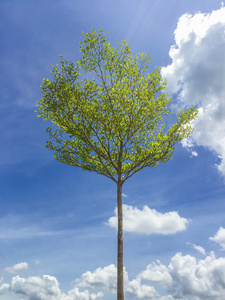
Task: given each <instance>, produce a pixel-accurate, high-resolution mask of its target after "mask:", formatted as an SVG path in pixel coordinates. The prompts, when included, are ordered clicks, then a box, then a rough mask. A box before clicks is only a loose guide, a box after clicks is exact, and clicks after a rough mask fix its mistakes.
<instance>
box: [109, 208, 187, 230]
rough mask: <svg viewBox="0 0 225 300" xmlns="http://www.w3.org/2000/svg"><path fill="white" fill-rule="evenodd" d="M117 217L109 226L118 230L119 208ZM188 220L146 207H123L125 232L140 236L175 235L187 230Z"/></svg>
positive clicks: (112, 218) (173, 212) (110, 220)
mask: <svg viewBox="0 0 225 300" xmlns="http://www.w3.org/2000/svg"><path fill="white" fill-rule="evenodd" d="M114 214H115V216H113V217H111V218H110V219H109V220H108V223H107V224H108V225H109V226H110V227H113V228H117V208H116V209H115V211H114ZM187 223H188V220H187V219H185V218H181V217H180V216H179V214H178V213H177V212H175V211H172V212H167V213H160V212H158V211H156V210H155V209H150V208H149V207H148V206H144V207H143V210H139V209H138V208H136V207H132V206H129V205H125V204H124V205H123V227H124V231H127V232H133V233H139V234H147V235H149V234H154V233H156V234H175V233H177V232H179V231H182V230H185V229H186V225H187Z"/></svg>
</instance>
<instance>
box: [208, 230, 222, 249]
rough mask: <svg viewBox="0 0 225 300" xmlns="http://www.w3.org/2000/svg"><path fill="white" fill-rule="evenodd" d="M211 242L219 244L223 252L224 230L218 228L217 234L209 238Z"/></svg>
mask: <svg viewBox="0 0 225 300" xmlns="http://www.w3.org/2000/svg"><path fill="white" fill-rule="evenodd" d="M209 239H210V240H211V241H214V242H216V243H217V244H219V245H220V246H221V247H222V249H223V250H225V228H223V227H220V229H219V230H218V232H217V233H216V234H215V236H214V237H210V238H209Z"/></svg>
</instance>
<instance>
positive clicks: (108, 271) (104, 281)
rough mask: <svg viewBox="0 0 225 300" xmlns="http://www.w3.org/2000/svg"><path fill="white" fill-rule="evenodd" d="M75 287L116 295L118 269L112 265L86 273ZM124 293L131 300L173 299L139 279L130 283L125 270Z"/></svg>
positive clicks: (76, 282)
mask: <svg viewBox="0 0 225 300" xmlns="http://www.w3.org/2000/svg"><path fill="white" fill-rule="evenodd" d="M75 285H76V286H77V287H82V288H93V289H94V288H98V289H103V290H105V289H106V290H110V291H111V292H112V293H114V294H115V293H116V286H117V268H116V266H115V265H113V264H112V265H109V266H107V267H104V268H97V269H96V270H95V271H93V272H90V271H88V272H86V273H84V274H83V275H82V276H81V278H80V279H77V280H75ZM124 291H125V294H126V296H127V297H128V298H129V299H130V298H132V299H152V300H153V299H159V300H170V299H171V300H172V299H173V298H172V297H171V296H168V297H167V296H166V297H163V296H160V294H159V293H158V292H157V291H156V290H155V288H154V287H153V286H148V285H145V284H142V283H141V281H140V279H139V278H136V279H134V280H131V281H129V278H128V273H127V272H126V270H125V268H124Z"/></svg>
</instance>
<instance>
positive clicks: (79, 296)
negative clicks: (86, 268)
mask: <svg viewBox="0 0 225 300" xmlns="http://www.w3.org/2000/svg"><path fill="white" fill-rule="evenodd" d="M2 287H3V288H4V285H2ZM7 290H10V291H11V292H13V293H15V294H18V295H22V297H23V298H22V299H24V300H33V299H35V300H97V299H102V297H103V293H102V292H98V293H97V294H95V293H90V292H89V291H88V290H85V291H79V289H78V288H77V287H75V288H74V289H71V290H70V291H69V292H68V293H67V294H64V293H62V292H61V290H60V288H59V283H58V281H57V279H56V278H55V277H53V276H49V275H44V276H43V277H42V278H41V277H35V276H32V277H28V278H21V277H20V276H16V277H13V278H12V282H11V285H8V286H6V284H5V292H7ZM0 291H1V286H0Z"/></svg>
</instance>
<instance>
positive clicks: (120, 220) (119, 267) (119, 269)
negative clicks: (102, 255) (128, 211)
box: [117, 180, 124, 300]
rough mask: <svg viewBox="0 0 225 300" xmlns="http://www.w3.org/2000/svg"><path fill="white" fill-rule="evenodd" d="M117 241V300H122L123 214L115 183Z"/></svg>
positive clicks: (120, 197)
mask: <svg viewBox="0 0 225 300" xmlns="http://www.w3.org/2000/svg"><path fill="white" fill-rule="evenodd" d="M117 209H118V241H117V247H118V250H117V300H124V291H123V212H122V182H121V181H120V180H118V183H117Z"/></svg>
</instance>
